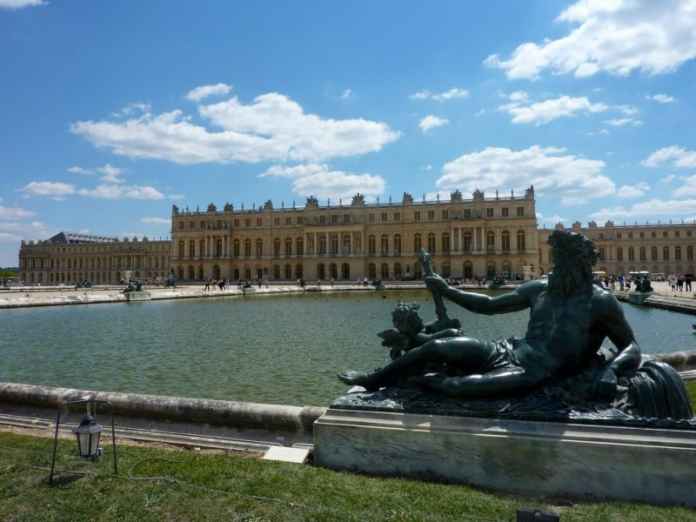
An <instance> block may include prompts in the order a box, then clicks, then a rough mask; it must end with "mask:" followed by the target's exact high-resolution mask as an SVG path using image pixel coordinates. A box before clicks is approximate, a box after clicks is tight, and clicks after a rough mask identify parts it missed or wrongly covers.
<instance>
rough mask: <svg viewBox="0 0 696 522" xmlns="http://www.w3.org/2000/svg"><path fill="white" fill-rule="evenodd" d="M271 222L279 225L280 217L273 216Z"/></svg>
mask: <svg viewBox="0 0 696 522" xmlns="http://www.w3.org/2000/svg"><path fill="white" fill-rule="evenodd" d="M273 224H274V225H280V218H279V217H277V218H273Z"/></svg>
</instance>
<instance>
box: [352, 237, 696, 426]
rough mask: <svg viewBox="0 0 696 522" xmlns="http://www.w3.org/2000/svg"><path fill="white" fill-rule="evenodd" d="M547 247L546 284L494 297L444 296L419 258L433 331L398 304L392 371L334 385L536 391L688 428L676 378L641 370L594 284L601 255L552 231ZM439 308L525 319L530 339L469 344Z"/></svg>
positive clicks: (647, 367)
mask: <svg viewBox="0 0 696 522" xmlns="http://www.w3.org/2000/svg"><path fill="white" fill-rule="evenodd" d="M549 244H550V245H551V252H552V256H553V260H554V268H553V272H552V273H551V274H550V275H549V279H548V282H546V281H542V280H537V281H530V282H527V283H524V284H522V285H520V286H519V287H518V288H517V289H516V290H514V291H512V292H509V293H505V294H503V295H499V296H495V297H491V296H488V295H483V294H478V293H472V292H465V291H462V290H459V289H457V288H453V287H451V286H449V285H448V284H447V282H446V281H445V280H444V279H443V278H442V277H440V276H439V275H437V274H436V273H434V272H433V271H432V268H431V265H430V256H429V255H428V254H427V253H425V252H422V253H421V263H422V265H423V272H424V274H425V283H426V285H427V287H428V288H429V289H430V290H431V292H432V294H433V299H434V301H435V308H436V313H437V316H438V319H437V321H435V322H434V323H430V324H427V325H426V324H424V323H423V321H422V320H421V319H420V317H419V316H418V312H417V307H415V306H413V305H404V304H400V305H399V306H397V308H396V310H395V311H394V313H393V323H394V328H393V329H390V330H387V331H385V332H382V333H381V334H380V337H382V339H383V340H384V341H383V344H384V345H386V346H388V347H390V348H391V356H392V359H393V360H392V362H391V363H390V364H388V365H387V366H385V367H383V368H381V369H378V370H375V371H373V372H369V373H365V372H357V371H348V372H344V373H342V374H340V375H339V378H340V379H341V380H342V381H343V382H345V383H347V384H352V385H359V386H362V387H364V388H365V389H366V390H368V391H376V390H379V389H380V388H383V387H386V388H387V389H389V388H396V389H399V388H408V387H411V388H413V386H414V385H415V386H416V387H418V388H421V389H422V388H425V389H427V390H430V392H431V397H430V399H429V401H430V402H431V403H432V394H434V395H435V396H439V397H443V398H446V397H452V398H456V399H466V400H478V399H495V398H499V397H517V398H519V397H524V396H525V394H534V393H535V392H540V391H541V393H542V394H545V395H546V397H547V398H548V396H549V394H552V395H553V394H556V395H557V398H558V397H566V398H567V397H568V396H569V397H571V402H573V400H575V402H576V403H577V402H583V403H584V404H585V405H587V403H588V401H589V403H590V404H593V403H594V404H597V403H603V404H605V405H610V407H612V408H614V409H616V410H621V405H618V402H620V401H623V403H622V406H623V407H624V410H623V411H626V410H631V412H636V413H637V414H638V415H639V416H642V417H663V418H664V417H671V418H673V419H690V418H691V417H692V412H691V406H690V402H689V399H688V395H687V394H686V390H685V387H684V385H683V382H682V381H681V378H680V377H679V374H678V373H677V372H676V371H674V370H673V369H672V368H671V367H670V366H668V365H666V364H664V363H656V362H649V363H646V364H644V365H643V367H642V368H641V363H642V357H641V352H640V347H639V346H638V343H637V342H636V340H635V338H634V335H633V331H632V329H631V327H630V325H629V324H628V322H627V321H626V318H625V317H624V314H623V309H622V307H621V305H620V304H619V302H618V301H617V300H616V298H615V297H614V296H613V294H611V293H610V292H609V291H607V290H604V289H602V288H601V287H599V286H597V285H594V284H593V282H592V265H593V264H594V263H595V262H596V261H597V259H598V254H597V251H596V250H595V248H594V245H593V244H592V242H591V241H590V240H589V239H587V238H585V237H584V236H582V235H581V234H577V233H573V232H566V231H561V230H557V231H554V232H553V233H552V234H551V236H550V237H549ZM443 299H446V300H448V301H450V302H453V303H455V304H457V305H459V306H462V307H464V308H465V309H467V310H469V311H471V312H475V313H480V314H487V315H493V314H504V313H509V312H516V311H520V310H525V309H529V310H530V315H529V323H528V325H527V332H526V333H525V335H524V337H521V338H518V337H513V338H509V339H499V340H494V341H487V340H481V339H476V338H473V337H470V336H468V335H467V334H466V331H465V330H463V329H461V328H459V324H458V321H457V320H456V319H449V318H447V312H446V310H445V307H444V302H443ZM605 339H608V340H609V341H611V343H612V344H613V345H614V348H613V349H612V350H608V349H606V348H603V347H602V344H603V342H604V341H605ZM639 368H641V369H640V370H639ZM559 386H560V388H559ZM554 387H555V388H554ZM657 388H659V393H658V392H656V391H654V390H656V389H657ZM550 390H551V391H550ZM653 393H654V394H655V396H654V397H653V396H652V395H653ZM373 399H374V397H373ZM436 402H437V401H436ZM506 404H508V405H509V404H510V403H509V402H508V403H506ZM518 406H519V404H518ZM508 407H509V406H508ZM526 407H527V408H529V407H530V406H529V404H527V406H526ZM484 409H485V407H484ZM532 409H533V408H532ZM489 413H490V411H489Z"/></svg>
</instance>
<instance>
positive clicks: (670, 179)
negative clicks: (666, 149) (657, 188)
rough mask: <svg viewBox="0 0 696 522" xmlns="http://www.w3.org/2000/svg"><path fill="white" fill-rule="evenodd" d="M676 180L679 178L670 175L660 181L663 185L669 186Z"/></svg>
mask: <svg viewBox="0 0 696 522" xmlns="http://www.w3.org/2000/svg"><path fill="white" fill-rule="evenodd" d="M676 178H677V176H675V175H674V174H668V175H667V176H664V177H662V178H660V181H661V182H662V183H667V184H669V183H672V182H673V181H674V180H675V179H676Z"/></svg>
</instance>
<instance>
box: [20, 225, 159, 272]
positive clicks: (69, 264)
mask: <svg viewBox="0 0 696 522" xmlns="http://www.w3.org/2000/svg"><path fill="white" fill-rule="evenodd" d="M170 258H171V241H149V240H148V239H147V238H143V239H141V240H138V239H136V238H133V239H132V240H129V239H127V238H126V239H122V240H119V239H118V238H114V237H103V236H92V235H87V234H71V233H66V232H61V233H59V234H56V235H55V236H53V237H52V238H50V239H47V240H44V241H22V246H21V249H20V251H19V274H20V276H21V279H22V281H24V282H25V283H40V284H49V285H50V284H61V283H66V284H76V283H79V282H82V281H89V282H90V283H92V284H114V283H119V282H120V281H124V280H128V279H130V278H131V277H133V278H136V279H145V280H149V281H155V280H158V279H160V280H163V279H164V278H165V277H167V275H168V274H169V263H170Z"/></svg>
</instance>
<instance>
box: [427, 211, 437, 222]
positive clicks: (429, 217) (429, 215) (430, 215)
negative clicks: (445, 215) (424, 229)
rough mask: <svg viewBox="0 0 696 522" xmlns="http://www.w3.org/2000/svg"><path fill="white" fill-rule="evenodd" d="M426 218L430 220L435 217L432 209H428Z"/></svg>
mask: <svg viewBox="0 0 696 522" xmlns="http://www.w3.org/2000/svg"><path fill="white" fill-rule="evenodd" d="M428 219H429V220H430V221H432V220H433V219H435V211H434V210H428Z"/></svg>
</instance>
